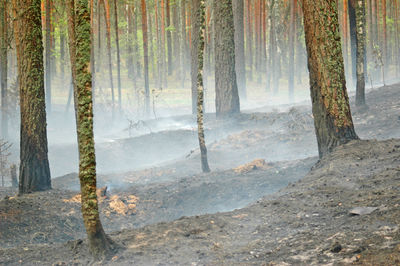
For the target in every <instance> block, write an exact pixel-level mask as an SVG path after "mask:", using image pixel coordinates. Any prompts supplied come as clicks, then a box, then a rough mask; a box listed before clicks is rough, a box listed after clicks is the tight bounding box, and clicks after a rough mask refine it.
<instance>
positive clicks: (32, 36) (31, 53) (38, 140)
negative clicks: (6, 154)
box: [12, 0, 51, 194]
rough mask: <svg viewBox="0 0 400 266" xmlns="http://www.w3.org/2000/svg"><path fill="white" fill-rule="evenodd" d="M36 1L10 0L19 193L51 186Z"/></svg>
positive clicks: (40, 34) (40, 42) (39, 28)
mask: <svg viewBox="0 0 400 266" xmlns="http://www.w3.org/2000/svg"><path fill="white" fill-rule="evenodd" d="M40 2H41V1H40V0H13V1H12V3H13V12H14V18H17V19H16V20H14V36H15V44H16V48H17V61H18V84H19V97H20V113H21V136H20V138H21V140H20V170H19V194H24V193H29V192H33V191H42V190H47V189H51V179H50V168H49V161H48V157H47V153H48V152H47V151H48V149H47V133H46V105H45V93H44V66H43V43H42V25H41V8H40Z"/></svg>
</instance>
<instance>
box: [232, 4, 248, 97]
mask: <svg viewBox="0 0 400 266" xmlns="http://www.w3.org/2000/svg"><path fill="white" fill-rule="evenodd" d="M232 5H233V16H234V23H235V56H236V75H237V84H238V89H239V96H240V99H242V100H246V61H245V57H244V0H233V1H232Z"/></svg>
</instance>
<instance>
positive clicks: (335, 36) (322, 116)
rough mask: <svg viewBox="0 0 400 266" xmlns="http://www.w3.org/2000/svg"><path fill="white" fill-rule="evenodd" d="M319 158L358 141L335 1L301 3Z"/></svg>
mask: <svg viewBox="0 0 400 266" xmlns="http://www.w3.org/2000/svg"><path fill="white" fill-rule="evenodd" d="M302 2H303V13H304V28H305V37H306V46H307V54H308V68H309V71H310V85H311V98H312V106H313V108H312V109H313V115H314V124H315V131H316V135H317V141H318V151H319V156H320V157H322V156H324V155H325V154H327V153H329V152H331V151H332V150H333V148H335V147H336V146H338V145H341V144H344V143H346V142H348V141H350V140H353V139H358V137H357V135H356V133H355V131H354V126H353V121H352V117H351V112H350V105H349V99H348V95H347V89H346V81H345V76H344V65H343V57H342V49H341V43H340V33H339V22H338V14H337V6H336V1H334V0H302Z"/></svg>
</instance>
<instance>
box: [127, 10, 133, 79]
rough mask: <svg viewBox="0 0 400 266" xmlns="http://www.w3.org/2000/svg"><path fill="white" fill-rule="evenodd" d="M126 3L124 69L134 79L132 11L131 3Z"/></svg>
mask: <svg viewBox="0 0 400 266" xmlns="http://www.w3.org/2000/svg"><path fill="white" fill-rule="evenodd" d="M126 5H127V11H126V21H127V27H128V30H127V38H126V39H127V44H126V48H127V56H126V69H127V70H128V77H129V78H130V79H131V80H134V79H135V75H134V64H133V38H132V35H133V11H132V6H131V4H126Z"/></svg>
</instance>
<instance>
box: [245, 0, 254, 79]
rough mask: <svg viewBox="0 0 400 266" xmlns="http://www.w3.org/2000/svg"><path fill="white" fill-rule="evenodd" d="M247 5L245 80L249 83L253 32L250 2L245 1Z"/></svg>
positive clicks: (251, 67)
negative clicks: (246, 68) (246, 71)
mask: <svg viewBox="0 0 400 266" xmlns="http://www.w3.org/2000/svg"><path fill="white" fill-rule="evenodd" d="M246 1H247V5H246V7H247V8H246V11H247V12H246V25H247V30H246V35H247V36H246V50H247V55H246V59H247V65H248V67H249V69H250V71H249V75H246V78H248V79H249V80H250V81H252V80H253V31H252V27H251V22H252V19H251V0H246Z"/></svg>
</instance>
